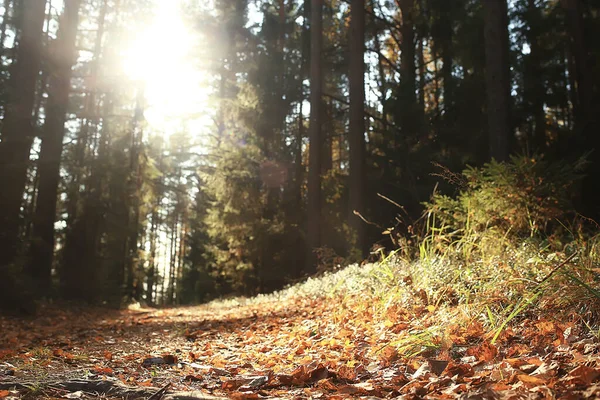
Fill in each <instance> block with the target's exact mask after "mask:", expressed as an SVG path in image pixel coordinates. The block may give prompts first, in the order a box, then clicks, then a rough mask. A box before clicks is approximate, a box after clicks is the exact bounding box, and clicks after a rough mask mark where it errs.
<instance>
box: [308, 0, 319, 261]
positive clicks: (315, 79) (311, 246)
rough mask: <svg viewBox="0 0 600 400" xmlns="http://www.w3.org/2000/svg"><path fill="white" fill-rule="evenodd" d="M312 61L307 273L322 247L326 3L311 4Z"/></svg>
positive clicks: (315, 0) (316, 2) (317, 1)
mask: <svg viewBox="0 0 600 400" xmlns="http://www.w3.org/2000/svg"><path fill="white" fill-rule="evenodd" d="M310 31H311V46H310V49H311V61H310V132H309V140H310V149H309V165H308V209H307V212H308V228H307V236H308V237H307V244H308V254H307V261H306V262H307V264H306V272H308V273H311V272H314V271H316V267H317V257H316V254H315V253H314V250H315V249H317V248H318V247H320V246H321V174H320V172H321V164H322V148H323V138H322V137H321V136H322V135H321V128H322V124H323V117H322V116H323V112H322V102H321V96H322V91H323V76H322V74H323V68H322V44H323V2H322V1H321V0H312V3H311V18H310Z"/></svg>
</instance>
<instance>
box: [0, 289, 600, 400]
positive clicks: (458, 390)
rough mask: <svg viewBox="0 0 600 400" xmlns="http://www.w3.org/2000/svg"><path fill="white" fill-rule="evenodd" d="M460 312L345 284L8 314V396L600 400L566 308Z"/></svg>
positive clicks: (2, 335) (592, 368)
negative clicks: (505, 314)
mask: <svg viewBox="0 0 600 400" xmlns="http://www.w3.org/2000/svg"><path fill="white" fill-rule="evenodd" d="M344 293H345V294H344ZM460 312H461V310H460V306H456V305H453V306H448V307H446V308H443V307H427V306H424V305H423V304H419V301H414V302H412V303H410V302H408V303H406V304H390V303H386V304H382V302H381V301H380V298H379V297H377V296H375V295H370V294H368V293H367V292H365V293H362V294H361V295H356V292H352V291H349V292H344V291H343V290H342V291H341V292H340V293H333V294H332V292H331V291H330V292H325V291H323V294H322V295H314V294H313V295H307V294H306V293H302V291H295V292H293V293H287V294H286V295H282V294H281V293H280V294H279V295H278V296H271V297H269V296H262V297H259V298H256V299H254V300H249V301H246V300H239V299H238V300H229V301H223V302H215V303H211V304H208V305H203V306H197V307H180V308H172V309H151V308H138V309H127V310H121V311H111V310H106V309H100V308H73V307H63V308H58V307H56V306H54V307H46V308H44V309H43V310H42V311H41V313H40V316H39V317H37V318H35V319H16V318H7V317H0V323H1V329H0V399H15V398H25V397H26V398H35V397H37V396H39V397H43V398H107V399H110V398H145V399H148V398H151V399H159V398H160V399H168V398H172V399H183V398H188V399H200V398H206V399H208V398H215V397H217V398H233V399H263V398H290V399H291V398H294V399H332V400H334V399H346V398H365V399H375V398H401V399H421V398H423V399H455V398H457V399H479V398H490V399H554V398H566V399H579V398H599V397H600V362H599V357H598V355H599V351H600V345H599V343H598V338H597V337H596V336H594V335H593V334H591V332H590V331H589V330H585V329H583V328H582V327H580V326H579V325H577V324H575V323H574V322H572V321H571V320H570V319H569V318H568V317H567V318H564V317H565V316H561V317H562V318H552V317H551V315H543V316H542V315H537V316H536V315H528V316H526V317H524V318H523V319H521V320H520V321H518V323H517V322H516V321H515V323H513V324H512V325H511V326H508V327H506V329H504V331H503V332H502V333H501V334H500V335H499V336H498V338H497V340H496V341H495V342H494V343H492V336H493V335H494V332H493V330H490V329H487V328H486V327H484V325H483V324H482V323H481V322H480V321H479V320H478V319H477V318H462V319H458V318H456V316H457V315H459V314H460ZM457 321H458V322H457ZM99 396H100V397H99ZM169 396H170V397H169Z"/></svg>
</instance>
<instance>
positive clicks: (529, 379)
mask: <svg viewBox="0 0 600 400" xmlns="http://www.w3.org/2000/svg"><path fill="white" fill-rule="evenodd" d="M517 379H518V380H520V381H521V382H523V383H524V384H525V386H527V387H534V386H540V385H545V384H546V379H543V378H539V377H537V376H531V375H525V374H520V375H517Z"/></svg>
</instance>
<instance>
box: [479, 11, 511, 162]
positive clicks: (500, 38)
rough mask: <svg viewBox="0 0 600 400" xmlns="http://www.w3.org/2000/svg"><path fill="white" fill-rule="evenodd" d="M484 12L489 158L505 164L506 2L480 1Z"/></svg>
mask: <svg viewBox="0 0 600 400" xmlns="http://www.w3.org/2000/svg"><path fill="white" fill-rule="evenodd" d="M483 12H484V37H485V82H486V91H487V120H488V135H489V151H490V154H489V155H490V158H493V159H496V161H506V160H508V155H509V151H510V149H509V141H510V137H511V128H510V69H509V68H510V63H509V44H508V43H509V42H508V14H507V13H508V9H507V3H506V0H483Z"/></svg>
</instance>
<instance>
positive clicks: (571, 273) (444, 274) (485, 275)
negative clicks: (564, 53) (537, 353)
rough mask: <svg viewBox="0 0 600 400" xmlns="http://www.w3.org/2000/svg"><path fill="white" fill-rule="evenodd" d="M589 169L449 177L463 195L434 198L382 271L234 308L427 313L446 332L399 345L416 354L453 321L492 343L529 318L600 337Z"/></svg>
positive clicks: (535, 164) (310, 284)
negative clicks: (337, 305)
mask: <svg viewBox="0 0 600 400" xmlns="http://www.w3.org/2000/svg"><path fill="white" fill-rule="evenodd" d="M580 170H581V163H578V164H574V165H572V164H568V163H554V164H549V163H546V162H545V161H543V160H537V159H534V158H527V157H515V158H513V159H512V160H511V161H510V162H508V163H497V162H491V163H489V164H486V165H485V166H483V167H482V168H468V169H466V170H465V171H464V172H463V173H462V174H455V173H452V172H450V171H448V170H446V169H443V168H441V172H440V174H439V175H440V176H441V177H443V178H445V179H447V180H449V181H451V182H453V183H454V184H455V185H456V187H457V193H456V194H455V195H454V196H448V195H445V194H442V193H434V194H433V195H432V197H431V199H430V201H429V202H427V203H426V204H425V212H424V214H423V217H422V218H421V219H420V220H419V221H418V223H417V224H416V225H415V226H414V227H412V232H414V234H413V236H412V237H410V238H405V240H404V241H401V244H400V246H399V248H397V249H395V250H393V251H391V252H387V253H385V252H383V251H380V261H379V262H376V263H372V264H366V265H358V264H354V265H350V266H348V267H346V268H343V269H340V270H338V271H333V272H328V273H325V274H324V275H322V276H320V277H318V278H309V279H308V280H307V281H305V282H303V283H301V284H297V285H294V286H292V287H289V288H287V289H285V290H282V291H280V292H277V293H274V294H271V295H264V296H258V297H256V298H253V299H246V300H241V299H234V300H231V301H229V302H228V303H226V304H228V305H231V304H238V303H239V302H244V303H248V302H264V301H276V300H284V299H290V298H294V297H314V298H322V297H338V298H342V299H345V300H347V301H349V302H352V301H357V302H358V301H364V300H365V298H368V299H369V301H372V302H373V304H376V310H377V311H376V312H379V313H380V314H381V318H384V316H385V314H386V312H387V310H389V309H390V308H393V307H398V306H401V307H407V308H408V307H421V308H422V309H424V310H426V311H427V312H428V313H429V314H435V316H436V319H437V323H438V325H435V324H434V325H432V326H430V327H429V328H428V329H427V330H424V331H422V332H415V333H414V334H411V335H408V336H406V337H404V338H402V339H399V341H398V343H396V345H397V349H398V351H400V352H402V353H406V354H408V353H410V355H414V354H418V353H419V349H426V348H430V347H432V346H434V341H433V339H432V338H436V337H439V336H440V335H441V336H443V332H441V331H440V329H439V324H442V323H447V322H449V321H451V322H452V323H458V324H463V325H467V324H469V323H473V321H477V323H480V324H482V325H483V326H484V327H485V328H486V329H487V331H488V332H489V339H490V340H491V342H492V343H493V342H495V341H496V340H498V338H499V337H500V336H501V334H502V332H504V331H505V330H506V329H507V327H509V326H512V325H514V324H518V323H519V322H520V321H521V320H523V319H525V318H542V317H543V318H552V319H557V320H559V319H563V320H564V319H570V320H571V321H574V322H577V323H579V324H580V325H582V326H585V327H587V329H588V330H589V331H590V332H600V307H599V304H600V302H599V300H600V266H599V265H600V264H599V261H600V235H598V229H597V225H596V224H595V223H594V222H593V221H589V220H587V219H585V218H583V217H581V216H578V215H577V214H576V213H575V212H574V206H573V203H572V198H571V194H572V193H574V192H575V191H574V190H573V188H574V187H575V186H576V185H579V182H580V180H581V177H582V175H581V174H580ZM222 304H223V303H221V305H222ZM436 340H437V342H442V341H443V339H439V338H438V339H436Z"/></svg>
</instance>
